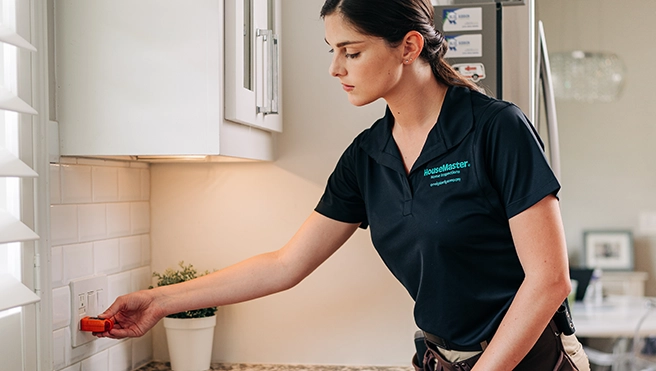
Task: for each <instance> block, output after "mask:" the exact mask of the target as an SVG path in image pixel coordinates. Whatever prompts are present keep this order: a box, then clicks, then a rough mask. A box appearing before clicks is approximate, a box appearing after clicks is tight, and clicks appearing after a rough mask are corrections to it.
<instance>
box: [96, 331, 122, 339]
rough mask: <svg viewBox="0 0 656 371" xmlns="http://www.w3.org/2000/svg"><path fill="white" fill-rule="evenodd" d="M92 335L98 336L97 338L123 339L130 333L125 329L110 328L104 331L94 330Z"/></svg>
mask: <svg viewBox="0 0 656 371" xmlns="http://www.w3.org/2000/svg"><path fill="white" fill-rule="evenodd" d="M93 336H96V337H99V338H109V339H123V338H126V337H130V334H129V333H128V331H127V330H117V329H114V330H111V331H105V332H94V333H93Z"/></svg>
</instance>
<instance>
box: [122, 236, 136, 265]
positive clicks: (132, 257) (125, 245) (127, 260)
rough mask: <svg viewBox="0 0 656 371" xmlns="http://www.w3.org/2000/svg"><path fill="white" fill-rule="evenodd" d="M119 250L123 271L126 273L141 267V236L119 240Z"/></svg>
mask: <svg viewBox="0 0 656 371" xmlns="http://www.w3.org/2000/svg"><path fill="white" fill-rule="evenodd" d="M119 248H120V253H119V258H120V265H121V270H123V271H125V270H128V269H133V268H136V267H138V266H140V265H141V236H131V237H123V238H121V239H119Z"/></svg>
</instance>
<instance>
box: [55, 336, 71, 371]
mask: <svg viewBox="0 0 656 371" xmlns="http://www.w3.org/2000/svg"><path fill="white" fill-rule="evenodd" d="M70 349H71V330H70V328H68V327H64V328H62V329H59V330H57V331H53V333H52V350H53V352H52V363H53V368H54V369H55V370H59V369H61V368H64V367H66V366H67V364H68V363H69V360H70Z"/></svg>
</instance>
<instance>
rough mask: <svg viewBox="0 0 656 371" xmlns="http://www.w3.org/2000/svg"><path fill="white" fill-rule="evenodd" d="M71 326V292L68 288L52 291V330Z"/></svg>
mask: <svg viewBox="0 0 656 371" xmlns="http://www.w3.org/2000/svg"><path fill="white" fill-rule="evenodd" d="M70 324H71V291H70V289H69V288H68V286H64V287H60V288H56V289H54V290H52V328H53V329H60V328H63V327H66V326H68V325H70Z"/></svg>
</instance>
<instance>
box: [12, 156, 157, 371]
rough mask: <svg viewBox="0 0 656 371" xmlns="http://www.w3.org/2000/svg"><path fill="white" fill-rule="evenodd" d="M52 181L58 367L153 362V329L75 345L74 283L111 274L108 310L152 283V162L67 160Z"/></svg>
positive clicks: (96, 370)
mask: <svg viewBox="0 0 656 371" xmlns="http://www.w3.org/2000/svg"><path fill="white" fill-rule="evenodd" d="M50 181H51V183H50V199H51V208H50V214H51V240H52V248H51V257H52V260H51V264H52V266H51V274H52V288H53V289H52V300H51V302H52V324H53V329H56V331H54V332H53V354H54V359H55V360H56V362H55V363H56V367H55V368H54V370H62V368H64V367H67V369H66V370H65V371H89V370H93V371H105V370H108V371H115V370H117V371H121V370H126V371H129V370H131V369H133V367H135V368H136V367H139V366H142V365H144V364H146V363H147V362H149V361H150V360H152V357H153V350H152V335H150V334H147V335H145V336H143V337H141V338H139V339H130V340H124V341H120V342H116V341H115V340H112V339H97V340H94V341H93V342H91V343H88V344H84V345H82V346H79V347H76V348H72V346H71V339H70V337H71V334H70V321H71V317H70V316H71V314H70V312H71V308H70V305H71V304H70V291H69V287H68V283H69V282H70V281H71V280H74V279H79V278H83V277H87V276H92V275H94V274H105V275H107V277H108V288H107V299H106V300H107V303H104V304H103V305H104V307H107V306H109V304H111V303H112V302H113V301H114V300H116V298H117V297H118V296H121V295H124V294H128V293H130V292H133V291H137V290H140V289H147V288H148V286H149V285H150V284H151V283H152V277H151V267H150V263H151V249H150V235H149V232H150V203H149V199H150V165H149V164H147V163H136V162H125V161H115V160H101V159H82V158H74V157H62V158H61V162H60V163H59V164H52V165H51V166H50ZM0 368H1V367H0Z"/></svg>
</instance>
